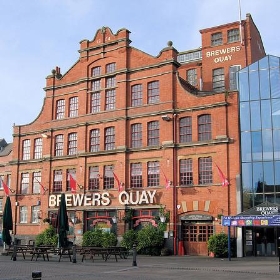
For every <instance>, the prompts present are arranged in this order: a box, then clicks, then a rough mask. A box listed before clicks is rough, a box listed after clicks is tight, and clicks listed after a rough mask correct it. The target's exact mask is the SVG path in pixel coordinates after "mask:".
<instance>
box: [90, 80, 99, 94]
mask: <svg viewBox="0 0 280 280" xmlns="http://www.w3.org/2000/svg"><path fill="white" fill-rule="evenodd" d="M100 89H101V80H100V79H98V80H94V81H92V86H91V90H92V91H97V90H100Z"/></svg>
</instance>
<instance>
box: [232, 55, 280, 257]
mask: <svg viewBox="0 0 280 280" xmlns="http://www.w3.org/2000/svg"><path fill="white" fill-rule="evenodd" d="M237 79H238V90H239V113H240V114H239V116H240V140H241V180H242V194H243V195H242V198H241V203H242V211H246V210H248V209H251V208H252V207H255V206H257V205H259V204H261V203H264V202H268V203H274V204H280V58H279V57H275V56H271V55H268V56H265V57H264V58H262V59H261V60H259V61H257V62H255V63H253V64H251V65H249V66H248V67H246V68H243V69H242V70H240V71H239V72H238V74H237ZM243 234H244V236H243V239H244V241H245V242H244V253H245V255H276V254H277V252H276V249H275V248H277V239H278V236H280V234H279V230H278V228H277V227H265V226H263V227H246V229H245V231H244V232H243ZM249 241H252V242H249Z"/></svg>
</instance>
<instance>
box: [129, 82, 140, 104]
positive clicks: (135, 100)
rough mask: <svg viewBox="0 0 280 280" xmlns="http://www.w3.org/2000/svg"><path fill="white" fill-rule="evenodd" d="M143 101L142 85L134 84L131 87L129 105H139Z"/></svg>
mask: <svg viewBox="0 0 280 280" xmlns="http://www.w3.org/2000/svg"><path fill="white" fill-rule="evenodd" d="M142 102H143V89H142V85H134V86H132V87H131V106H132V107H136V106H141V105H142Z"/></svg>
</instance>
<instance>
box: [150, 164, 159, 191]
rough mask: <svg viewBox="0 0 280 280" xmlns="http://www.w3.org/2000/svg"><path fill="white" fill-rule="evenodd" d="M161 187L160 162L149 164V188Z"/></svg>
mask: <svg viewBox="0 0 280 280" xmlns="http://www.w3.org/2000/svg"><path fill="white" fill-rule="evenodd" d="M156 186H159V162H158V161H150V162H148V187H156Z"/></svg>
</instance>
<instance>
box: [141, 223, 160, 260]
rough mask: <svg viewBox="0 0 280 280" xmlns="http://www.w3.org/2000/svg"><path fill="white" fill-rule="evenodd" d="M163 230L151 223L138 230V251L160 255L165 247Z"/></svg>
mask: <svg viewBox="0 0 280 280" xmlns="http://www.w3.org/2000/svg"><path fill="white" fill-rule="evenodd" d="M163 243H164V237H163V230H162V229H161V228H159V227H154V226H152V225H151V224H149V225H147V226H146V227H144V228H142V229H141V230H139V231H138V232H137V251H139V253H143V254H149V255H160V251H161V248H162V247H163Z"/></svg>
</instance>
